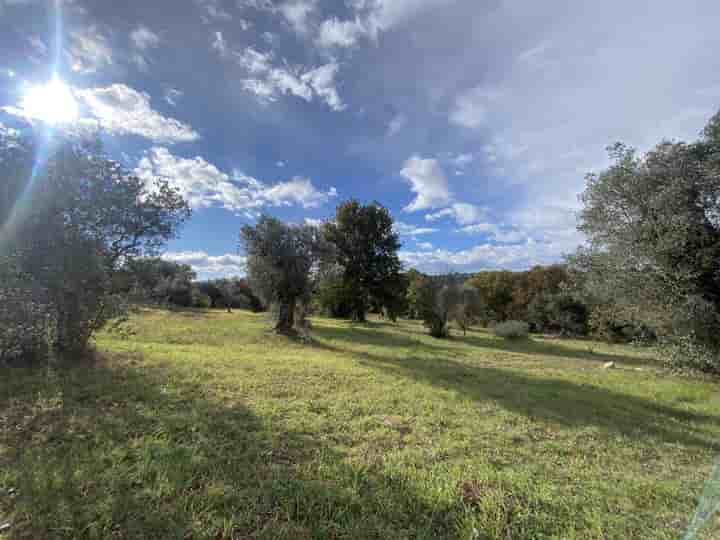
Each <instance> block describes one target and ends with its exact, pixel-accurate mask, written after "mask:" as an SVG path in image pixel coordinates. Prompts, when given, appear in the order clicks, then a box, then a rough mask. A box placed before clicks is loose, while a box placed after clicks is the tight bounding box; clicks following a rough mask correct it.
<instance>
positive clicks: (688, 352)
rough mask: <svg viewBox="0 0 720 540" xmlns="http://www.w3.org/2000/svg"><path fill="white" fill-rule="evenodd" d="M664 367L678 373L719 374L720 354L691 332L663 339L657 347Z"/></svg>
mask: <svg viewBox="0 0 720 540" xmlns="http://www.w3.org/2000/svg"><path fill="white" fill-rule="evenodd" d="M657 350H658V353H659V355H660V358H662V360H663V361H664V362H665V365H666V366H667V367H668V368H669V369H671V370H673V371H679V372H687V373H690V374H693V373H694V372H700V373H703V372H704V373H714V374H720V352H718V350H717V349H714V348H711V347H708V346H707V345H704V344H703V340H702V339H699V338H698V337H697V336H696V335H694V334H693V333H692V332H690V333H687V334H681V335H678V336H671V337H666V338H663V339H662V340H661V341H660V342H659V344H658V346H657Z"/></svg>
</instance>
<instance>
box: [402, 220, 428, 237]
mask: <svg viewBox="0 0 720 540" xmlns="http://www.w3.org/2000/svg"><path fill="white" fill-rule="evenodd" d="M394 228H395V232H396V233H397V234H399V235H400V236H418V235H421V234H432V233H434V232H437V229H434V228H432V227H418V226H416V225H411V224H409V223H404V222H402V221H396V222H395V223H394Z"/></svg>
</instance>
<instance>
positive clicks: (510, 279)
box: [468, 271, 516, 321]
mask: <svg viewBox="0 0 720 540" xmlns="http://www.w3.org/2000/svg"><path fill="white" fill-rule="evenodd" d="M515 275H516V274H514V273H513V272H509V271H498V272H479V273H478V274H476V275H475V276H473V277H472V278H470V280H468V283H469V284H470V285H472V286H473V287H475V288H476V289H477V290H478V292H479V293H480V297H481V298H482V300H483V302H484V303H485V305H486V307H487V315H488V317H489V320H494V321H504V320H506V319H508V318H509V317H510V316H511V312H512V302H513V288H514V283H515Z"/></svg>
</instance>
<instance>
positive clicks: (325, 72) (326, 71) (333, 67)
mask: <svg viewBox="0 0 720 540" xmlns="http://www.w3.org/2000/svg"><path fill="white" fill-rule="evenodd" d="M339 69H340V66H339V65H338V64H337V63H336V62H331V63H329V64H325V65H324V66H320V67H318V68H315V69H314V70H312V71H309V72H307V73H305V74H303V75H302V80H303V82H306V83H307V84H309V85H310V86H311V87H312V89H313V90H314V91H315V93H316V94H317V95H318V96H319V97H320V98H321V99H322V100H323V101H325V103H326V104H327V106H328V107H330V108H331V109H332V110H333V111H342V110H343V109H345V105H344V104H343V102H342V100H341V99H340V95H339V94H338V92H337V90H336V89H335V75H337V72H338V70H339Z"/></svg>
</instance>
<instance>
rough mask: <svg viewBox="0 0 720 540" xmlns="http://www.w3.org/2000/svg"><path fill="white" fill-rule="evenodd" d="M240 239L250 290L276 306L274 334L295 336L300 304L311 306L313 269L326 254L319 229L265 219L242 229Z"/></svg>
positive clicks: (266, 217)
mask: <svg viewBox="0 0 720 540" xmlns="http://www.w3.org/2000/svg"><path fill="white" fill-rule="evenodd" d="M240 239H241V243H242V245H243V247H244V249H245V254H246V256H247V268H248V280H249V283H250V286H251V287H252V288H253V291H254V292H255V294H257V296H258V297H260V298H261V299H262V300H263V302H264V303H266V304H276V305H277V322H276V325H275V330H276V331H277V332H280V333H285V334H289V333H293V332H294V326H295V310H296V307H297V304H298V302H304V303H309V302H310V295H311V293H312V290H313V288H314V281H313V275H312V273H313V269H314V268H317V266H318V265H319V264H320V261H321V259H322V258H323V256H324V254H325V253H326V252H327V246H326V244H325V242H324V241H323V240H322V238H321V236H320V234H319V231H318V229H317V228H315V227H311V226H308V225H304V226H296V225H287V224H285V223H283V222H281V221H279V220H277V219H275V218H272V217H269V216H262V217H261V218H260V219H259V220H258V222H257V224H256V225H255V226H254V227H253V226H250V225H245V226H244V227H243V228H242V230H241V232H240Z"/></svg>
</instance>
